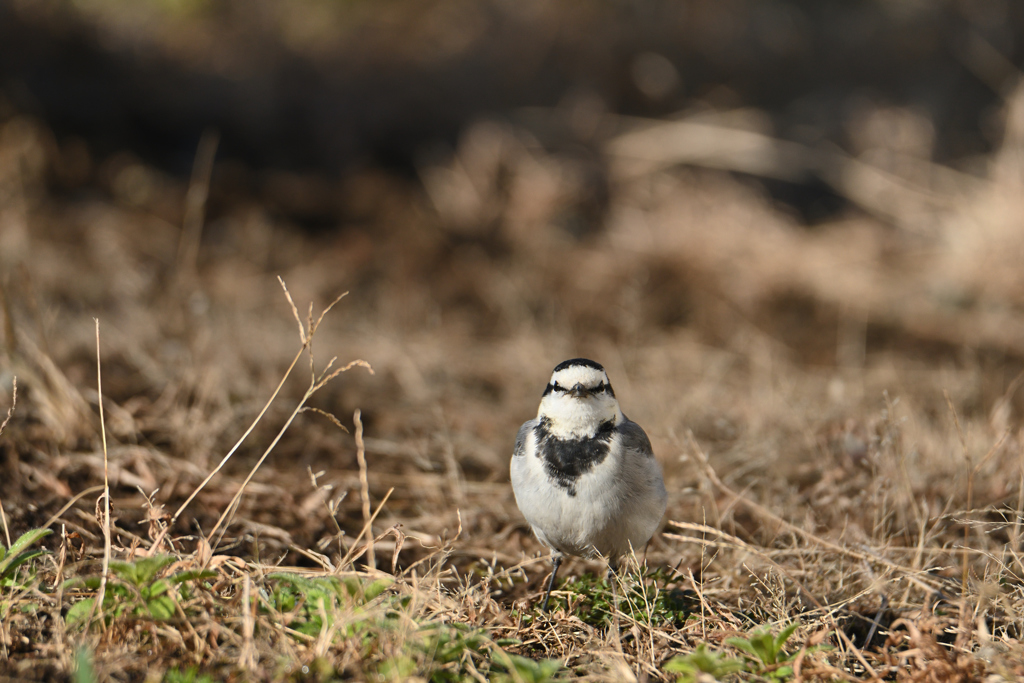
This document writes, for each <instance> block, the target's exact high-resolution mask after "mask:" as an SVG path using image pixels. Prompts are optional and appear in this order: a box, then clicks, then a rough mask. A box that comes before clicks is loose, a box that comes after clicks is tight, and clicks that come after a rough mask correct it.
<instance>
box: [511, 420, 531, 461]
mask: <svg viewBox="0 0 1024 683" xmlns="http://www.w3.org/2000/svg"><path fill="white" fill-rule="evenodd" d="M536 426H537V420H536V419H534V420H527V421H526V422H524V423H523V426H522V427H520V428H519V433H518V434H516V447H515V448H514V449H513V450H512V457H513V458H520V457H522V456H523V455H524V454H525V453H526V439H527V437H528V436H529V435H530V434H531V433H532V430H533V428H534V427H536Z"/></svg>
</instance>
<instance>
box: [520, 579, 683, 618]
mask: <svg viewBox="0 0 1024 683" xmlns="http://www.w3.org/2000/svg"><path fill="white" fill-rule="evenodd" d="M612 582H615V585H614V586H613V585H612ZM616 605H617V608H618V610H619V613H620V615H621V616H624V617H626V618H628V619H630V620H632V621H635V622H637V623H640V624H643V625H645V626H647V627H654V628H661V627H672V628H681V627H682V626H683V625H684V624H685V623H686V621H687V619H689V618H690V616H691V615H692V614H693V612H694V610H695V609H699V607H700V603H699V602H698V601H697V599H696V596H695V594H694V593H693V591H690V590H686V589H683V588H681V587H680V586H679V585H678V584H677V582H676V581H675V580H674V578H673V576H672V572H671V570H669V569H668V568H666V567H647V566H645V567H643V568H642V569H641V570H640V571H639V572H636V573H626V574H623V575H622V576H612V577H611V578H610V579H609V577H607V576H600V575H594V574H583V575H582V576H579V577H576V578H572V579H569V580H567V581H565V582H564V583H563V584H562V586H561V587H560V588H559V589H558V591H557V592H553V593H552V597H551V609H552V610H553V611H554V610H558V609H561V610H564V611H566V612H571V613H573V614H575V615H576V616H578V617H579V618H580V619H581V620H582V621H583V622H584V623H586V624H589V625H591V626H595V627H603V628H606V627H608V626H610V625H611V624H612V623H613V621H614V617H615V610H616ZM531 618H532V617H531Z"/></svg>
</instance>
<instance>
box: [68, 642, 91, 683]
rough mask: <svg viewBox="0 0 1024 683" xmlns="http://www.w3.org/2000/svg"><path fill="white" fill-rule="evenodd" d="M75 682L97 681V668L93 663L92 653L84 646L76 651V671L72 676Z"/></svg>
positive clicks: (89, 682)
mask: <svg viewBox="0 0 1024 683" xmlns="http://www.w3.org/2000/svg"><path fill="white" fill-rule="evenodd" d="M71 680H72V681H74V683H96V681H97V678H96V668H95V667H94V666H93V665H92V655H91V654H90V652H89V651H88V650H86V649H85V648H84V647H80V648H78V650H77V651H76V652H75V672H74V674H73V675H72V676H71Z"/></svg>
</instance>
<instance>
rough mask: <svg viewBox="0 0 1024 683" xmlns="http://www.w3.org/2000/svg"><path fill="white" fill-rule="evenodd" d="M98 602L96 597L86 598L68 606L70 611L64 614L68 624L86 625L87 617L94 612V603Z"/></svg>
mask: <svg viewBox="0 0 1024 683" xmlns="http://www.w3.org/2000/svg"><path fill="white" fill-rule="evenodd" d="M94 602H96V598H86V599H85V600H80V601H79V602H76V603H75V604H73V605H71V607H69V608H68V613H67V614H66V615H64V621H65V622H66V623H67V625H68V626H79V625H84V622H85V620H86V619H88V618H89V615H90V614H91V613H92V605H93V603H94Z"/></svg>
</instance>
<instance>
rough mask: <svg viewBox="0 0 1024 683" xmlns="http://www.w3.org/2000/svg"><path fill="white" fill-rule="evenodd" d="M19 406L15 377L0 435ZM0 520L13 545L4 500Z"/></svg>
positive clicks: (7, 538) (8, 545) (9, 544)
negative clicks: (9, 405) (9, 403)
mask: <svg viewBox="0 0 1024 683" xmlns="http://www.w3.org/2000/svg"><path fill="white" fill-rule="evenodd" d="M17 407H18V378H17V377H15V378H14V379H12V380H11V407H10V408H8V409H7V417H5V418H4V421H3V422H0V436H3V433H4V429H5V428H6V427H7V423H8V422H10V421H11V416H12V415H14V409H15V408H17ZM0 521H2V522H3V525H4V538H5V539H6V540H7V547H8V548H10V547H11V531H10V529H9V528H8V526H7V512H6V511H5V510H4V503H3V500H0Z"/></svg>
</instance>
